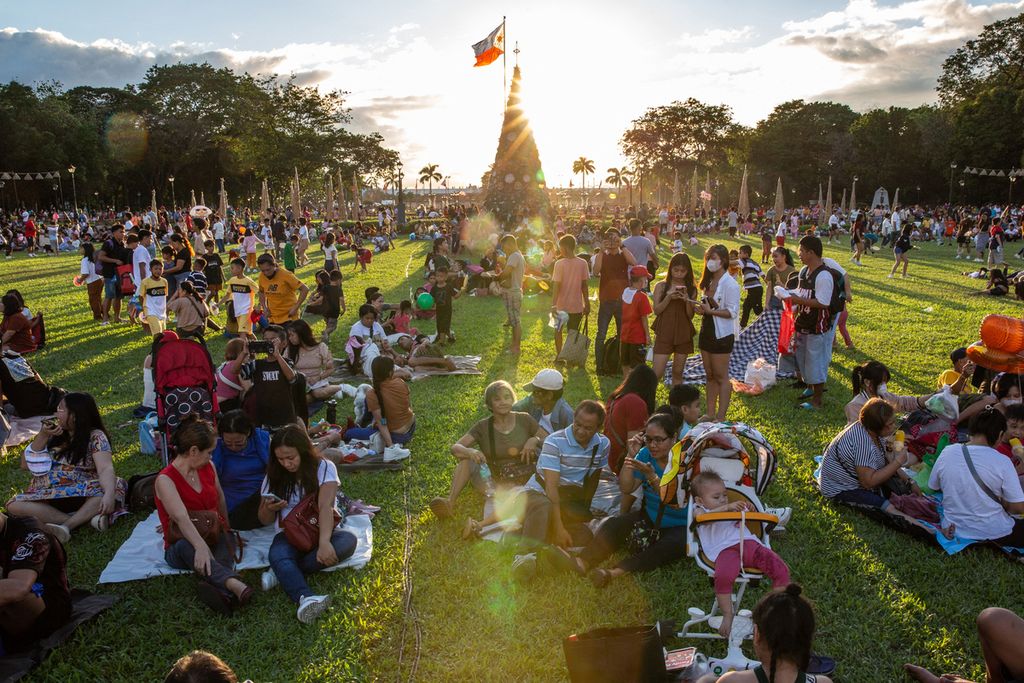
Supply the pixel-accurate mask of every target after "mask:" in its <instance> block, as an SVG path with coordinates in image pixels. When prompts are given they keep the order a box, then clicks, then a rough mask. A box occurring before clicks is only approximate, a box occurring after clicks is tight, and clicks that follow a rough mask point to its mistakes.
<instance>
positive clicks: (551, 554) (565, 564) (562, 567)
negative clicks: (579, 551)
mask: <svg viewBox="0 0 1024 683" xmlns="http://www.w3.org/2000/svg"><path fill="white" fill-rule="evenodd" d="M538 554H539V555H540V559H542V560H544V561H545V562H546V563H547V564H548V566H549V567H551V568H552V569H554V570H556V571H559V572H563V573H569V572H571V573H573V574H577V575H578V576H584V575H585V574H586V572H585V570H584V569H583V567H581V566H580V562H579V559H578V558H576V557H573V556H572V555H570V554H569V553H567V552H565V551H564V550H563V549H561V548H559V547H557V546H553V545H548V546H544V547H543V548H541V550H540V553H538Z"/></svg>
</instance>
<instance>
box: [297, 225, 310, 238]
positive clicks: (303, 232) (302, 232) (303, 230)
mask: <svg viewBox="0 0 1024 683" xmlns="http://www.w3.org/2000/svg"><path fill="white" fill-rule="evenodd" d="M299 239H300V240H306V241H309V228H307V227H306V226H305V225H303V226H301V227H300V228H299Z"/></svg>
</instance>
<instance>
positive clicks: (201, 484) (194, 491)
mask: <svg viewBox="0 0 1024 683" xmlns="http://www.w3.org/2000/svg"><path fill="white" fill-rule="evenodd" d="M172 441H173V445H174V453H175V456H174V460H172V461H171V464H170V465H168V466H167V467H165V468H163V469H162V470H161V471H160V475H159V476H158V477H157V478H156V511H157V514H159V516H160V526H161V528H162V529H163V534H164V559H165V560H166V562H167V564H169V565H170V566H171V567H173V568H175V569H194V570H195V572H196V573H197V574H198V575H199V576H200V577H201V578H202V581H200V582H199V583H198V584H196V591H197V592H198V594H199V599H200V600H201V601H202V602H203V603H204V604H205V605H207V606H208V607H210V608H211V609H212V610H213V611H215V612H217V613H218V614H224V615H229V614H231V613H233V612H234V611H235V610H236V609H238V608H239V607H244V606H245V605H247V604H249V601H250V600H251V599H252V594H253V590H252V588H250V587H249V586H247V585H245V584H244V583H243V582H242V577H241V576H240V575H239V574H238V572H237V571H235V560H234V556H235V550H236V548H235V541H234V539H233V538H232V537H231V533H230V526H229V525H228V510H227V506H226V504H225V502H224V491H222V490H221V487H220V480H219V479H218V478H217V470H216V469H214V467H213V464H212V463H211V462H210V460H211V456H212V454H213V449H214V447H215V446H216V443H217V433H216V432H215V431H214V429H213V425H211V424H210V423H209V422H205V421H203V420H200V419H197V418H196V417H195V416H192V417H191V418H189V419H186V420H185V421H183V422H182V423H181V424H180V425H179V426H178V428H177V430H175V432H174V437H173V439H172ZM195 513H215V514H216V517H217V519H218V522H219V525H220V532H219V533H218V534H216V537H215V538H211V539H210V540H212V541H213V545H212V546H211V545H209V544H208V542H207V539H206V538H204V537H203V535H202V534H201V533H200V529H199V528H197V527H196V525H195V524H194V523H193V522H192V519H193V518H197V516H196V514H195ZM172 532H174V533H173V535H172ZM211 536H212V534H211Z"/></svg>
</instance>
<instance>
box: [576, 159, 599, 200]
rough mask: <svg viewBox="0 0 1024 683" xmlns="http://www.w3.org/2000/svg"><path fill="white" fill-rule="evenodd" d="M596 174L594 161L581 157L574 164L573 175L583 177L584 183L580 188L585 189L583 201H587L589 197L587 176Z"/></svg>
mask: <svg viewBox="0 0 1024 683" xmlns="http://www.w3.org/2000/svg"><path fill="white" fill-rule="evenodd" d="M593 172H594V160H593V159H588V158H586V157H580V158H579V159H577V160H576V161H574V162H572V174H573V175H576V174H577V173H579V174H580V175H582V176H583V183H582V184H581V185H580V187H581V188H582V189H583V199H584V201H586V197H587V174H588V173H593Z"/></svg>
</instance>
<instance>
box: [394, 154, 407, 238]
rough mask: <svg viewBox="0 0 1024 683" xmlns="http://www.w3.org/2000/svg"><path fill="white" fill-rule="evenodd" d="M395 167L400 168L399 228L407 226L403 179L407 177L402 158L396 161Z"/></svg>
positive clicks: (397, 208)
mask: <svg viewBox="0 0 1024 683" xmlns="http://www.w3.org/2000/svg"><path fill="white" fill-rule="evenodd" d="M395 168H397V169H398V206H397V207H396V209H395V211H396V213H397V214H398V215H397V216H396V217H395V218H396V221H397V223H398V227H399V228H404V227H405V199H404V198H403V197H402V179H403V178H405V174H404V173H402V160H401V159H399V160H398V161H397V162H395Z"/></svg>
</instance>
